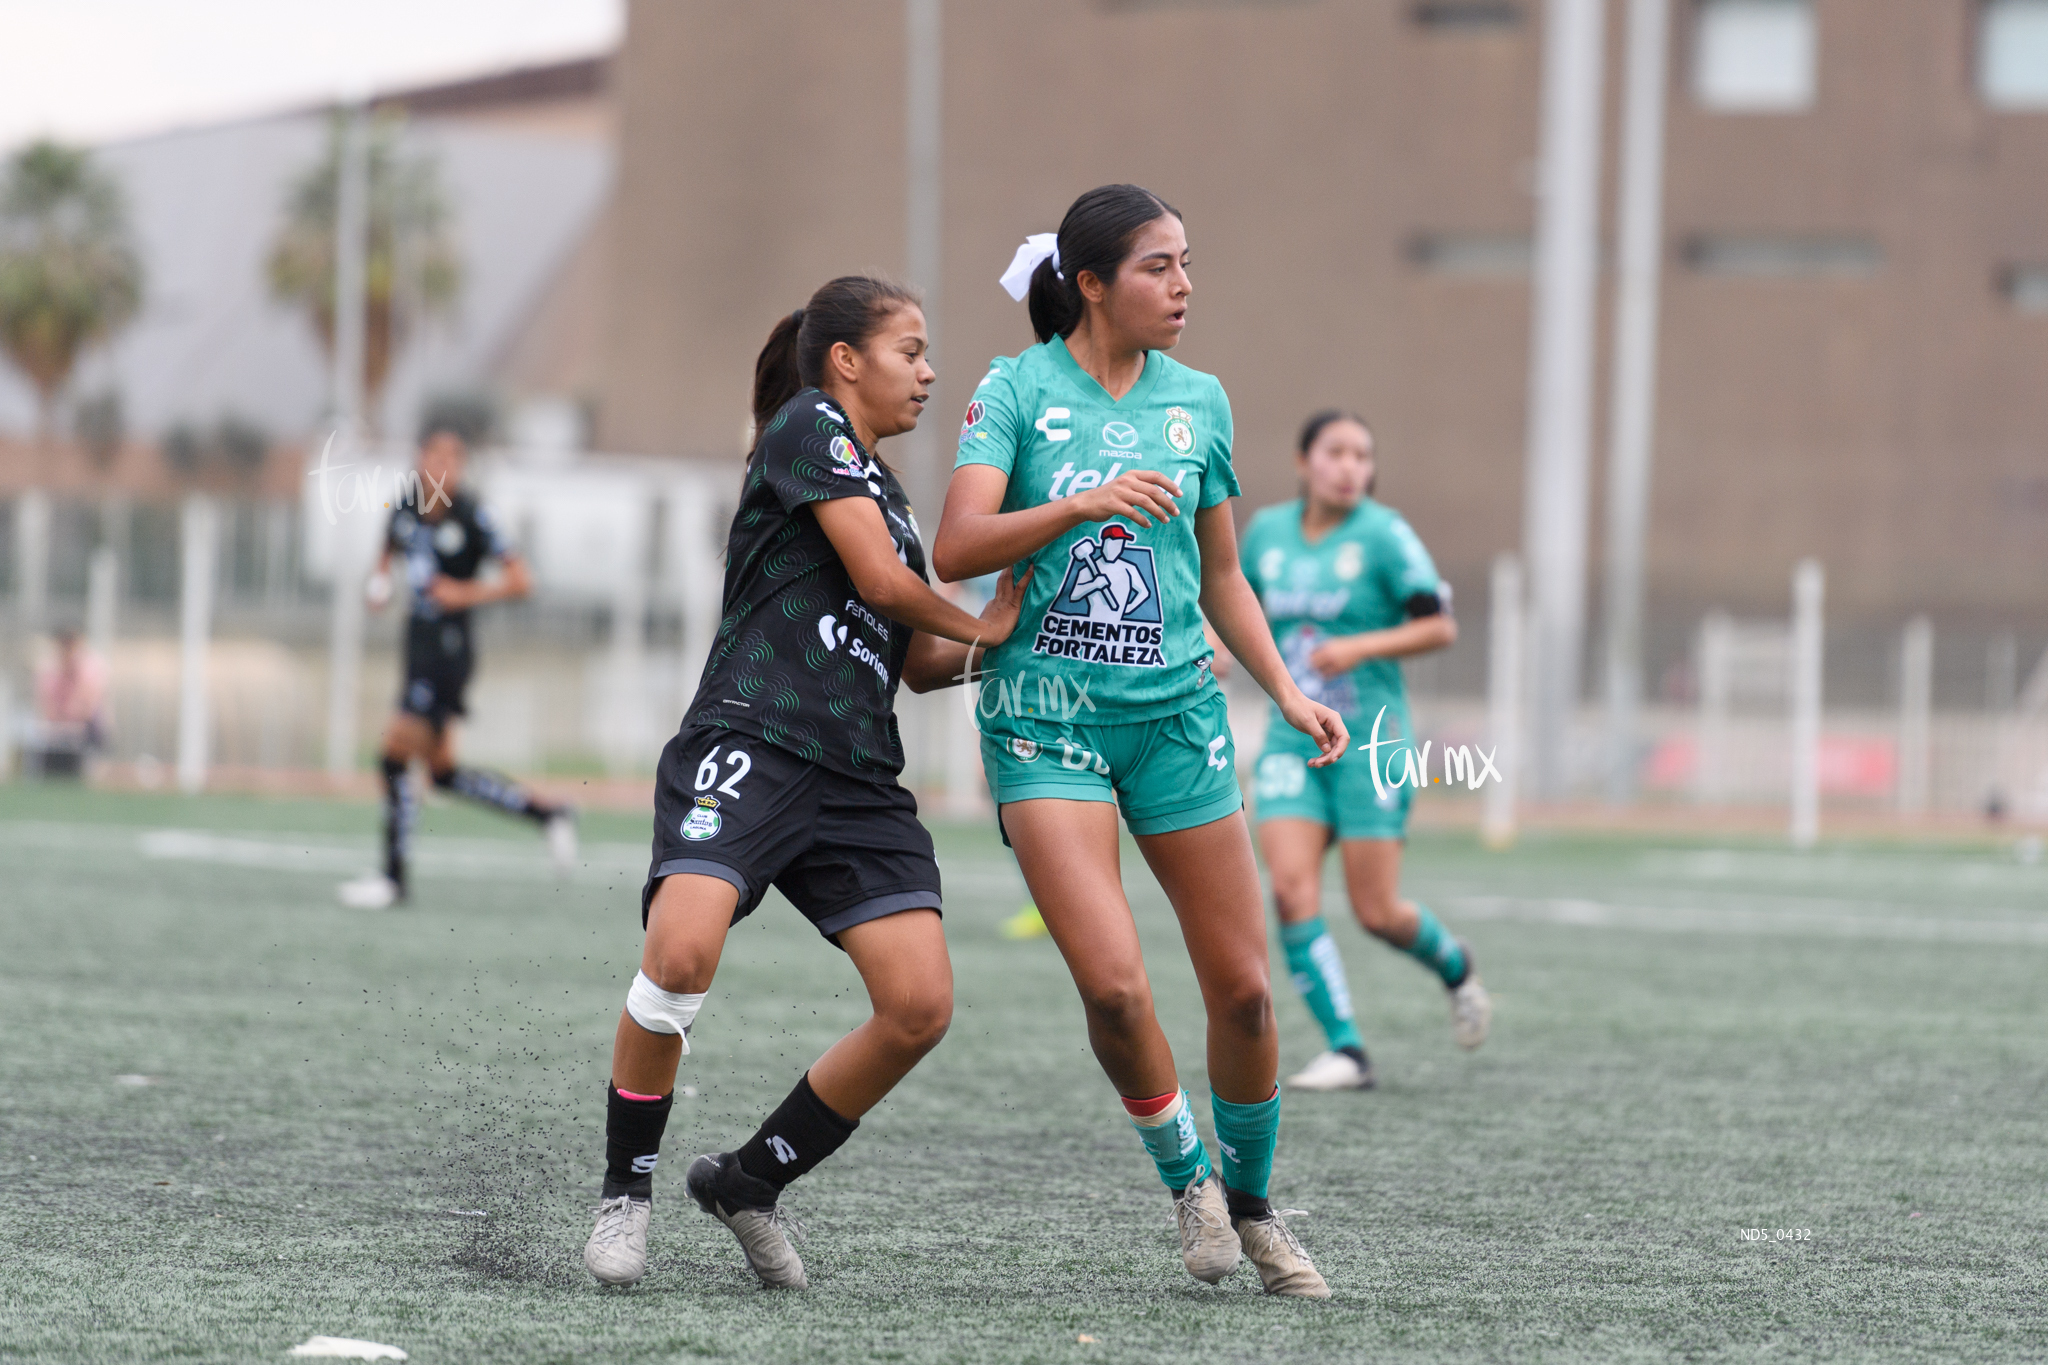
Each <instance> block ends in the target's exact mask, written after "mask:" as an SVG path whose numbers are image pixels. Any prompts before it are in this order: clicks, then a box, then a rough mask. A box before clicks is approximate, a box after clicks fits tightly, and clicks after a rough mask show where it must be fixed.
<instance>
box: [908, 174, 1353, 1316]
mask: <svg viewBox="0 0 2048 1365" xmlns="http://www.w3.org/2000/svg"><path fill="white" fill-rule="evenodd" d="M1187 270H1188V244H1187V234H1186V232H1185V231H1184V229H1183V228H1182V225H1181V219H1180V214H1179V213H1178V212H1177V211H1175V210H1174V209H1173V208H1172V207H1171V206H1169V205H1168V204H1166V203H1165V202H1164V201H1162V200H1161V199H1159V198H1158V196H1156V195H1154V194H1152V193H1151V192H1149V191H1147V190H1144V189H1141V188H1139V187H1138V186H1136V185H1106V186H1103V187H1101V188H1099V189H1095V190H1090V191H1089V192H1088V193H1087V194H1084V195H1082V196H1081V197H1080V198H1079V199H1078V200H1076V201H1075V202H1074V204H1073V206H1072V207H1071V208H1069V209H1068V210H1067V214H1066V217H1065V219H1064V220H1063V221H1062V222H1061V224H1060V229H1059V232H1058V233H1057V234H1056V235H1055V234H1051V233H1046V234H1040V235H1039V236H1037V237H1034V238H1033V239H1031V240H1029V241H1027V242H1026V243H1025V244H1024V246H1023V248H1022V249H1020V250H1019V251H1018V253H1017V256H1016V259H1015V260H1013V261H1012V262H1011V266H1010V269H1009V271H1008V272H1006V273H1005V275H1004V278H1003V283H1004V285H1005V287H1007V288H1008V289H1009V290H1010V293H1011V295H1012V297H1014V298H1018V299H1020V300H1021V299H1023V298H1024V297H1025V295H1026V294H1027V292H1028V294H1029V298H1030V310H1031V327H1032V331H1033V332H1034V333H1036V335H1037V337H1038V341H1039V344H1038V345H1036V346H1033V347H1031V348H1030V349H1029V350H1026V351H1025V352H1024V353H1023V354H1021V355H1018V356H1015V357H1003V358H999V359H997V360H996V361H995V362H994V363H993V364H992V365H991V366H990V368H989V372H988V376H987V377H986V378H985V379H983V380H982V381H981V385H980V387H978V388H977V389H976V390H975V393H974V399H973V402H972V403H970V404H969V406H968V409H967V421H966V424H965V426H964V428H963V429H962V431H961V433H960V451H959V456H958V459H957V461H956V464H955V467H954V471H953V479H952V484H951V487H950V489H949V491H948V493H947V497H946V511H945V517H944V520H943V523H942V524H941V526H940V528H939V534H938V539H937V541H936V543H935V545H934V554H935V558H936V560H937V563H938V566H939V572H940V575H941V576H942V577H944V578H948V579H953V580H958V579H962V578H970V577H973V576H975V575H977V574H982V573H988V572H991V571H993V570H995V569H998V568H1003V567H1006V566H1009V565H1012V564H1015V563H1017V562H1019V561H1036V563H1037V565H1038V567H1039V568H1040V569H1041V570H1042V572H1040V573H1039V574H1038V576H1037V580H1036V582H1035V584H1034V586H1033V588H1032V590H1031V592H1030V593H1029V594H1028V595H1027V597H1026V599H1025V611H1024V619H1025V622H1026V625H1027V626H1028V628H1027V629H1020V630H1019V631H1018V633H1017V634H1016V635H1014V636H1012V637H1011V639H1010V641H1009V642H1008V643H1007V644H1005V645H1003V646H1002V647H1001V648H999V649H996V650H994V651H992V652H991V653H990V656H989V664H990V671H991V674H992V675H993V685H992V686H990V687H988V688H985V689H984V692H983V699H982V702H981V703H979V704H978V705H977V711H978V713H979V715H980V717H981V729H982V746H981V747H982V761H983V764H984V765H985V766H986V768H987V770H988V780H989V787H990V790H991V791H993V792H994V794H995V799H996V803H997V810H998V814H999V819H1000V822H1001V826H1002V829H1003V836H1004V839H1005V840H1006V841H1007V842H1009V843H1011V844H1012V845H1013V846H1014V847H1015V849H1016V852H1017V863H1018V866H1019V867H1020V868H1021V869H1022V870H1023V873H1024V880H1025V882H1026V883H1027V884H1028V885H1029V886H1030V888H1031V896H1032V900H1033V901H1034V902H1035V903H1036V904H1037V907H1038V911H1039V913H1040V915H1041V916H1042V917H1043V919H1044V922H1045V925H1046V927H1047V929H1049V930H1050V931H1051V934H1052V938H1053V941H1054V942H1055V943H1056V944H1057V945H1058V946H1059V950H1060V954H1061V956H1062V957H1064V958H1065V959H1066V962H1067V968H1068V970H1069V971H1070V972H1072V974H1073V977H1074V984H1075V985H1076V987H1077V988H1078V989H1079V990H1080V993H1081V1002H1082V1007H1083V1009H1084V1010H1085V1011H1086V1014H1087V1019H1088V1039H1089V1042H1090V1044H1091V1045H1092V1046H1093V1048H1094V1050H1095V1056H1096V1059H1097V1060H1098V1061H1099V1062H1100V1063H1101V1064H1102V1069H1103V1071H1104V1072H1105V1073H1106V1074H1107V1076H1108V1077H1109V1080H1110V1082H1111V1084H1112V1085H1114V1086H1115V1087H1116V1090H1117V1093H1118V1095H1119V1096H1120V1097H1121V1098H1122V1101H1123V1107H1124V1110H1125V1112H1126V1113H1127V1114H1128V1115H1129V1116H1130V1121H1131V1122H1132V1124H1133V1125H1135V1127H1136V1128H1137V1131H1138V1136H1139V1139H1140V1141H1141V1142H1143V1144H1144V1147H1145V1150H1146V1152H1147V1153H1148V1154H1149V1155H1150V1156H1151V1157H1152V1160H1153V1163H1154V1165H1155V1166H1156V1167H1157V1169H1158V1172H1159V1178H1160V1180H1161V1181H1163V1182H1164V1183H1165V1185H1166V1187H1167V1189H1168V1190H1169V1191H1171V1192H1172V1194H1173V1199H1174V1208H1175V1215H1176V1219H1177V1221H1178V1223H1179V1228H1180V1240H1181V1259H1182V1262H1183V1264H1185V1265H1186V1266H1187V1269H1188V1273H1190V1274H1191V1275H1193V1276H1194V1277H1195V1278H1197V1279H1199V1280H1203V1281H1206V1282H1208V1283H1211V1284H1213V1283H1215V1282H1216V1281H1218V1280H1220V1279H1222V1278H1223V1277H1224V1276H1225V1275H1227V1274H1229V1273H1230V1271H1231V1269H1232V1268H1233V1267H1234V1266H1236V1264H1237V1261H1238V1258H1239V1256H1240V1254H1242V1255H1243V1256H1246V1257H1248V1258H1250V1260H1251V1261H1252V1262H1253V1263H1254V1264H1255V1265H1256V1266H1257V1267H1258V1271H1259V1277H1260V1279H1261V1280H1262V1281H1263V1283H1264V1284H1265V1287H1266V1289H1267V1292H1269V1293H1274V1294H1284V1295H1291V1296H1299V1297H1304V1298H1327V1297H1328V1296H1329V1293H1330V1290H1329V1286H1328V1285H1326V1284H1325V1283H1324V1281H1323V1278H1322V1276H1321V1275H1319V1274H1318V1273H1317V1272H1316V1268H1315V1266H1314V1265H1313V1264H1312V1263H1311V1262H1310V1260H1309V1257H1308V1253H1307V1251H1306V1250H1304V1249H1303V1247H1302V1245H1301V1243H1300V1241H1299V1240H1298V1239H1297V1238H1296V1237H1295V1235H1294V1233H1293V1231H1292V1230H1291V1229H1289V1228H1288V1226H1287V1225H1286V1223H1285V1222H1283V1221H1282V1217H1281V1215H1280V1214H1278V1213H1276V1212H1275V1211H1274V1209H1273V1208H1272V1206H1271V1205H1270V1204H1269V1203H1268V1201H1267V1185H1268V1182H1269V1179H1270V1177H1271V1175H1272V1169H1273V1152H1274V1148H1275V1146H1276V1145H1277V1143H1278V1141H1279V1131H1280V1093H1279V1089H1278V1087H1277V1086H1276V1084H1275V1080H1276V1077H1277V1075H1278V1072H1279V1045H1278V1040H1277V1038H1276V1035H1275V1031H1274V1023H1273V1006H1272V986H1271V979H1270V969H1269V966H1268V954H1267V948H1266V925H1265V912H1264V910H1263V908H1262V906H1261V904H1260V899H1261V898H1260V894H1259V874H1258V867H1257V865H1256V863H1255V862H1254V861H1253V858H1252V841H1251V836H1250V832H1249V831H1248V830H1247V829H1246V827H1245V822H1244V815H1243V810H1244V800H1243V797H1242V795H1241V794H1240V793H1239V791H1238V786H1237V777H1236V774H1235V770H1234V766H1233V764H1232V761H1231V737H1230V718H1229V708H1228V706H1227V704H1226V703H1225V701H1224V697H1223V689H1222V688H1221V686H1219V685H1218V684H1217V682H1216V680H1215V678H1214V676H1213V674H1212V673H1211V671H1210V650H1209V647H1208V645H1207V643H1206V642H1205V641H1204V639H1203V634H1202V620H1203V616H1204V614H1206V615H1207V617H1208V619H1209V621H1211V622H1213V623H1214V625H1215V628H1216V632H1217V634H1218V635H1219V636H1220V637H1221V638H1222V639H1223V640H1224V641H1225V643H1226V644H1228V645H1230V646H1232V647H1233V648H1234V650H1235V651H1236V652H1237V655H1238V658H1239V660H1240V662H1241V663H1242V664H1243V665H1244V667H1245V669H1246V671H1248V672H1249V673H1250V674H1251V675H1252V676H1253V677H1254V678H1256V679H1257V680H1258V682H1259V685H1260V686H1262V687H1264V688H1265V689H1266V690H1267V692H1268V693H1269V694H1270V695H1271V696H1272V697H1273V700H1274V704H1275V706H1276V707H1277V708H1278V710H1279V713H1280V714H1281V716H1282V717H1283V718H1284V720H1285V723H1286V724H1288V725H1291V726H1294V727H1297V728H1299V729H1300V730H1301V731H1302V732H1303V733H1304V735H1305V736H1307V738H1306V739H1305V740H1304V743H1306V744H1308V745H1309V746H1310V749H1311V751H1312V752H1314V753H1316V755H1317V756H1316V757H1315V758H1314V759H1313V760H1311V761H1313V762H1316V763H1329V762H1334V761H1335V760H1336V759H1337V758H1338V757H1340V756H1341V755H1342V754H1343V752H1344V747H1345V734H1344V727H1343V724H1342V721H1341V719H1340V718H1339V717H1338V716H1337V714H1336V713H1335V712H1333V711H1331V710H1329V709H1328V708H1327V707H1324V706H1320V705H1318V704H1316V703H1315V702H1313V701H1310V700H1309V699H1308V698H1307V697H1306V696H1304V695H1303V694H1302V691H1301V689H1300V688H1299V687H1297V686H1295V684H1294V682H1293V681H1292V680H1291V679H1290V678H1289V677H1288V674H1287V670H1286V669H1285V668H1284V667H1283V666H1282V664H1281V662H1280V656H1279V654H1278V653H1277V652H1276V651H1275V650H1274V648H1273V641H1272V637H1271V636H1270V635H1269V634H1268V633H1267V631H1266V623H1265V621H1264V620H1263V618H1261V616H1260V614H1259V604H1258V600H1257V599H1256V598H1255V597H1254V596H1253V595H1252V591H1251V589H1250V588H1249V587H1247V586H1246V585H1245V581H1244V575H1243V574H1242V573H1241V572H1239V569H1238V558H1237V536H1236V530H1235V527H1234V525H1233V523H1232V522H1231V517H1230V499H1231V497H1232V496H1234V495H1235V494H1236V493H1237V491H1238V487H1237V477H1236V475H1235V474H1234V473H1232V471H1231V419H1230V400H1229V399H1228V398H1227V397H1226V396H1225V394H1224V392H1223V386H1222V385H1221V384H1219V383H1218V382H1217V381H1216V379H1215V377H1214V376H1212V375H1207V374H1202V373H1199V372H1197V371H1194V370H1190V369H1188V368H1186V367H1185V366H1182V365H1179V364H1177V363H1175V362H1174V361H1173V360H1172V359H1170V358H1169V357H1168V356H1167V355H1166V352H1167V351H1168V350H1170V349H1171V348H1172V347H1173V346H1174V345H1175V344H1176V343H1177V342H1178V341H1179V340H1180V335H1181V329H1182V327H1183V326H1184V325H1185V323H1186V320H1187V306H1188V304H1187V301H1188V295H1189V293H1190V292H1191V289H1192V286H1191V285H1190V284H1189V282H1188V273H1187ZM991 696H993V697H996V698H998V699H999V700H1000V702H1001V704H999V705H998V706H997V707H996V708H995V709H994V711H993V712H992V711H991V709H990V707H989V706H988V704H987V702H988V700H989V698H990V697H991ZM1118 803H1121V805H1122V809H1123V814H1124V819H1125V820H1126V821H1127V822H1128V823H1129V825H1130V828H1131V833H1132V834H1133V835H1135V836H1136V838H1137V841H1138V848H1139V850H1140V851H1141V852H1142V853H1143V854H1144V857H1145V861H1146V862H1147V863H1148V864H1149V865H1150V866H1151V868H1152V871H1153V874H1154V875H1155V876H1157V877H1158V879H1159V884H1160V887H1161V889H1163V890H1164V891H1165V892H1166V895H1167V899H1168V900H1170V901H1171V902H1172V903H1173V908H1174V913H1175V914H1176V915H1177V916H1178V917H1179V919H1180V925H1181V932H1182V934H1183V936H1184V937H1185V940H1186V943H1187V949H1188V956H1189V958H1190V960H1191V962H1192V964H1193V966H1194V969H1195V975H1196V978H1197V979H1198V980H1199V981H1200V983H1201V989H1202V1001H1203V1004H1204V1006H1205V1007H1206V1009H1207V1012H1208V1018H1209V1028H1208V1044H1209V1046H1208V1063H1209V1066H1208V1071H1209V1088H1210V1100H1211V1113H1212V1114H1213V1115H1214V1117H1215V1123H1216V1138H1217V1146H1218V1149H1219V1152H1220V1154H1221V1156H1220V1169H1219V1168H1218V1167H1213V1166H1212V1165H1211V1162H1210V1159H1209V1153H1208V1151H1207V1149H1206V1148H1205V1147H1204V1146H1203V1144H1202V1141H1201V1138H1200V1137H1199V1136H1198V1135H1197V1133H1196V1131H1195V1120H1194V1113H1193V1109H1192V1106H1191V1103H1190V1101H1189V1099H1188V1095H1187V1092H1186V1091H1185V1090H1184V1089H1182V1088H1181V1084H1180V1080H1179V1076H1178V1073H1177V1071H1176V1068H1175V1065H1174V1058H1173V1050H1172V1049H1171V1048H1170V1047H1169V1046H1168V1045H1167V1041H1166V1035H1165V1033H1164V1032H1163V1031H1162V1030H1161V1029H1160V1027H1159V1021H1158V1018H1157V1016H1156V1015H1155V1013H1154V1011H1153V1007H1152V988H1151V984H1150V982H1149V981H1148V980H1147V979H1146V975H1145V961H1144V956H1143V953H1142V951H1141V950H1140V946H1139V942H1138V931H1137V926H1136V924H1135V923H1134V922H1133V920H1132V918H1131V908H1130V903H1129V902H1128V901H1127V900H1126V899H1125V897H1124V891H1123V881H1122V878H1121V875H1120V873H1119V871H1118V867H1117V861H1118V852H1117V848H1118V834H1117V804H1118Z"/></svg>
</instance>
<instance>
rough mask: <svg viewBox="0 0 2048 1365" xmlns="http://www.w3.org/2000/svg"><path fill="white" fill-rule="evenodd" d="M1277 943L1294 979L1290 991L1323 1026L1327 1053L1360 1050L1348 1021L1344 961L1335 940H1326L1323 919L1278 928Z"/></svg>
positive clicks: (1327, 934)
mask: <svg viewBox="0 0 2048 1365" xmlns="http://www.w3.org/2000/svg"><path fill="white" fill-rule="evenodd" d="M1280 943H1281V946H1282V947H1284V948H1286V950H1287V970H1288V971H1289V972H1291V973H1292V974H1293V976H1294V989H1296V990H1297V991H1300V992H1301V1000H1302V1003H1303V1004H1305V1005H1307V1006H1308V1012H1309V1013H1310V1014H1313V1015H1314V1016H1315V1017H1316V1022H1317V1023H1318V1024H1321V1025H1322V1026H1323V1036H1324V1037H1325V1038H1327V1039H1329V1040H1330V1051H1332V1052H1338V1051H1341V1050H1342V1049H1344V1048H1347V1047H1355V1048H1359V1049H1360V1050H1363V1049H1364V1047H1365V1040H1364V1039H1363V1038H1360V1037H1359V1036H1358V1026H1357V1025H1356V1024H1354V1023H1353V1022H1352V1020H1351V987H1350V986H1349V985H1348V984H1347V983H1346V982H1345V980H1344V959H1343V958H1341V957H1339V956H1338V955H1337V940H1336V939H1333V938H1331V937H1330V931H1329V929H1328V928H1327V927H1325V926H1324V924H1323V917H1322V916H1321V915H1318V916H1316V917H1315V918H1314V919H1310V920H1303V921H1302V922H1301V923H1299V924H1283V925H1281V926H1280Z"/></svg>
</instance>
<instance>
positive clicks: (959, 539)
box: [932, 464, 1180, 583]
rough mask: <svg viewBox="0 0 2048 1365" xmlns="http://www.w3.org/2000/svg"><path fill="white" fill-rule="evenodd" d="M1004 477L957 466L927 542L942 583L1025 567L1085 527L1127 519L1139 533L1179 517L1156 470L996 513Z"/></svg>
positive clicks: (987, 468)
mask: <svg viewBox="0 0 2048 1365" xmlns="http://www.w3.org/2000/svg"><path fill="white" fill-rule="evenodd" d="M1009 486H1010V476H1009V475H1008V474H1007V473H1005V472H1004V471H1002V470H1000V469H997V468H995V467H994V466H993V465H973V464H971V465H962V466H961V467H960V468H958V469H956V470H954V471H953V480H952V483H951V484H950V485H949V486H948V487H947V489H946V510H945V511H944V512H943V513H941V514H940V517H939V534H938V536H937V537H936V538H935V539H934V540H933V541H932V571H933V572H934V573H936V574H938V576H939V578H940V580H941V581H942V582H946V583H958V582H959V581H960V580H961V579H963V578H979V577H980V576H981V575H983V574H988V573H994V572H996V571H997V570H998V569H1002V568H1006V567H1008V566H1009V565H1012V564H1015V563H1017V562H1018V561H1020V560H1023V559H1028V558H1029V557H1030V556H1032V555H1034V554H1036V553H1038V552H1039V551H1040V550H1042V549H1044V548H1045V547H1046V546H1048V545H1050V544H1052V543H1053V542H1054V541H1055V540H1058V539H1059V538H1060V537H1061V536H1063V535H1065V534H1066V533H1067V532H1069V531H1071V530H1073V529H1074V528H1075V527H1076V526H1080V525H1082V524H1084V523H1086V522H1096V521H1110V520H1113V519H1114V518H1117V517H1127V518H1129V519H1130V520H1132V521H1135V522H1136V523H1138V525H1140V526H1145V527H1149V526H1152V525H1153V524H1154V521H1155V519H1156V520H1157V521H1168V520H1170V519H1172V518H1174V517H1177V516H1179V515H1180V504H1179V501H1178V499H1179V497H1180V489H1179V487H1177V486H1176V485H1175V484H1174V482H1173V480H1172V479H1169V478H1167V477H1166V475H1164V474H1162V473H1160V472H1159V471H1158V470H1156V469H1134V470H1132V471H1130V472H1129V473H1127V474H1119V475H1118V476H1117V477H1116V478H1114V479H1112V480H1110V481H1109V482H1108V483H1106V484H1103V485H1102V486H1101V487H1099V488H1091V489H1089V490H1088V491H1087V492H1085V493H1076V494H1074V495H1072V496H1071V497H1065V498H1059V499H1057V500H1055V501H1053V502H1047V503H1041V504H1039V505H1038V506H1036V507H1027V508H1025V509H1023V510H1022V511H1017V512H1005V511H1003V510H1002V506H1003V494H1004V493H1005V492H1006V491H1008V489H1009Z"/></svg>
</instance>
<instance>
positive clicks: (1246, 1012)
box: [1215, 972, 1273, 1038]
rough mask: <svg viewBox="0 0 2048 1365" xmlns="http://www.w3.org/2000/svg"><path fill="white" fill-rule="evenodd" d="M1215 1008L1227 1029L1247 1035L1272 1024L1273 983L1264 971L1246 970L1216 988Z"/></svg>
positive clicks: (1268, 1029) (1261, 1031) (1264, 1030)
mask: <svg viewBox="0 0 2048 1365" xmlns="http://www.w3.org/2000/svg"><path fill="white" fill-rule="evenodd" d="M1215 1011H1216V1013H1217V1014H1218V1015H1219V1016H1220V1017H1221V1019H1222V1022H1223V1023H1225V1024H1226V1025H1227V1026H1228V1027H1229V1028H1230V1031H1231V1032H1233V1033H1236V1034H1239V1035H1240V1036H1242V1037H1246V1038H1255V1037H1259V1036H1261V1035H1263V1034H1265V1033H1268V1032H1271V1031H1272V1028H1273V987H1272V983H1271V982H1270V981H1269V980H1268V979H1267V977H1266V974H1265V973H1264V972H1258V973H1246V974H1245V975H1243V976H1240V977H1237V978H1234V979H1232V980H1230V981H1227V982H1225V983H1223V985H1222V986H1221V988H1220V989H1218V990H1217V991H1216V992H1215Z"/></svg>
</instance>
